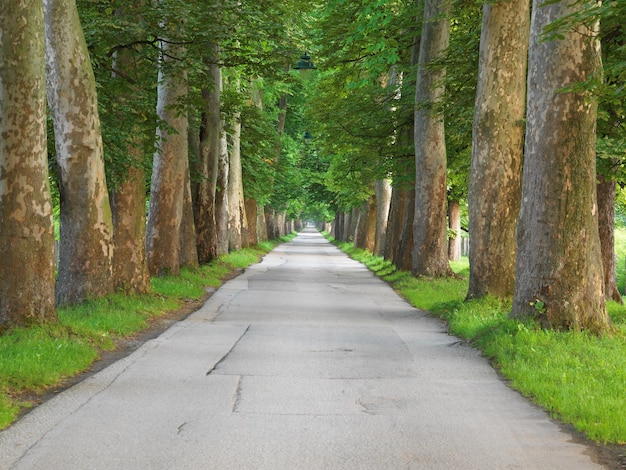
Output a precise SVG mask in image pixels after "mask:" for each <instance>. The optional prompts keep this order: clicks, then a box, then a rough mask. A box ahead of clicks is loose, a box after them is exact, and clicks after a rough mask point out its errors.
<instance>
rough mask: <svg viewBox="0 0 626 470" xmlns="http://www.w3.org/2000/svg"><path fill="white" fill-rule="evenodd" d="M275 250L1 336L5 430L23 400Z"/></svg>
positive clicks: (249, 251)
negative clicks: (142, 293) (147, 292)
mask: <svg viewBox="0 0 626 470" xmlns="http://www.w3.org/2000/svg"><path fill="white" fill-rule="evenodd" d="M294 236H295V234H291V235H289V236H287V237H283V239H282V241H287V240H289V239H291V238H293V237H294ZM275 245H276V243H274V242H264V243H262V244H261V245H259V246H257V247H254V248H246V249H243V250H239V251H237V252H233V253H230V254H228V255H225V256H222V257H220V258H219V259H217V260H215V261H213V262H211V263H209V264H207V265H204V266H201V267H199V268H197V269H183V270H182V271H181V273H180V276H163V277H155V278H153V279H152V280H151V285H152V292H151V293H149V294H146V295H130V296H129V295H122V294H114V295H110V296H107V297H105V298H101V299H95V300H90V301H87V302H84V303H82V304H80V305H77V306H73V307H64V308H60V309H59V311H58V314H59V322H58V323H54V324H47V325H41V326H35V327H31V328H19V329H14V330H12V331H10V332H9V333H7V334H5V335H2V336H0V429H4V428H5V427H7V426H8V425H10V424H11V423H12V422H13V421H14V420H15V419H16V418H17V416H18V415H19V413H20V410H21V409H24V408H27V407H29V406H30V404H29V403H28V402H25V401H24V400H22V399H20V398H19V397H20V395H22V394H23V393H25V392H28V393H41V392H43V391H45V390H46V389H48V388H50V387H54V386H58V385H60V384H62V383H63V381H64V380H65V379H67V378H68V377H71V376H72V375H75V374H77V373H79V372H81V371H84V370H86V369H87V368H89V367H90V366H91V364H93V362H94V361H95V360H97V359H98V358H99V356H100V353H101V351H105V350H113V349H115V347H116V340H119V339H122V338H126V337H129V336H132V335H134V334H137V333H138V332H140V331H142V330H144V329H146V328H147V327H148V326H149V325H150V324H151V322H152V321H153V320H154V319H155V318H158V317H159V316H162V315H163V314H164V313H165V312H168V311H173V310H176V309H179V308H180V307H181V306H182V305H183V304H184V303H186V302H189V301H200V300H202V299H204V297H205V295H206V288H207V287H218V286H219V285H220V284H221V283H222V282H223V280H224V279H225V278H228V277H229V276H230V275H231V273H234V272H236V271H237V270H239V269H242V268H245V267H247V266H249V265H250V264H253V263H256V262H257V261H259V259H260V257H261V256H262V255H264V254H265V253H267V252H268V251H270V250H271V249H272V248H274V246H275Z"/></svg>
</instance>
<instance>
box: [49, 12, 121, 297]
mask: <svg viewBox="0 0 626 470" xmlns="http://www.w3.org/2000/svg"><path fill="white" fill-rule="evenodd" d="M44 12H45V31H46V65H47V67H46V71H47V90H48V104H49V106H50V112H51V115H52V120H53V123H54V135H55V143H56V160H57V164H58V166H59V171H60V175H59V185H60V188H59V192H60V195H61V242H60V259H59V269H58V277H57V285H56V300H57V303H58V304H60V305H64V304H74V303H77V302H81V301H83V300H85V299H86V298H90V297H91V298H93V297H99V296H102V295H106V294H109V293H111V292H112V291H113V277H112V275H113V273H112V265H113V219H112V214H111V205H110V202H109V194H108V191H107V184H106V180H105V173H104V159H103V149H102V134H101V130H100V117H99V115H98V100H97V96H96V81H95V78H94V74H93V69H92V68H91V63H90V61H89V52H88V50H87V44H86V43H85V37H84V35H83V30H82V27H81V25H80V20H79V17H78V11H77V9H76V2H75V0H45V1H44Z"/></svg>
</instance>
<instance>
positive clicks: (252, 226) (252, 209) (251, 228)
mask: <svg viewBox="0 0 626 470" xmlns="http://www.w3.org/2000/svg"><path fill="white" fill-rule="evenodd" d="M245 207H246V219H247V221H248V244H249V246H255V245H258V244H259V238H258V236H257V225H256V219H257V213H256V211H257V203H256V200H255V199H246V200H245Z"/></svg>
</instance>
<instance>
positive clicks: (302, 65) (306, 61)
mask: <svg viewBox="0 0 626 470" xmlns="http://www.w3.org/2000/svg"><path fill="white" fill-rule="evenodd" d="M316 68H317V67H316V66H315V65H313V62H312V61H311V56H309V54H307V53H306V52H305V53H304V54H302V55H301V56H300V60H299V61H298V63H297V64H296V65H295V66H294V69H295V70H303V71H306V70H315V69H316Z"/></svg>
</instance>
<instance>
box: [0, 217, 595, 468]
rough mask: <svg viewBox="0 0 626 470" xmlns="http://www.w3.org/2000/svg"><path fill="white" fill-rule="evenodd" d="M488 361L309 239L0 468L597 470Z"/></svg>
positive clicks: (98, 377)
mask: <svg viewBox="0 0 626 470" xmlns="http://www.w3.org/2000/svg"><path fill="white" fill-rule="evenodd" d="M588 451H589V449H587V448H586V447H585V446H584V445H581V444H576V443H574V442H573V441H572V438H571V436H569V435H568V434H566V433H564V432H562V431H561V429H560V427H559V426H558V425H557V424H556V423H554V422H553V421H551V420H550V419H549V417H548V416H547V415H546V414H545V413H544V412H543V411H541V410H539V409H538V408H536V407H535V406H532V405H531V404H529V403H528V402H527V401H526V400H525V399H524V398H522V397H521V396H520V395H519V394H518V393H516V392H514V391H512V390H510V389H509V388H508V387H507V386H506V385H505V383H504V382H503V381H502V380H501V379H500V378H499V377H498V375H497V374H496V373H495V372H494V370H493V369H492V368H491V367H490V366H489V364H488V363H487V361H486V360H485V359H484V358H482V357H481V356H480V354H479V353H478V352H476V351H475V350H473V349H472V348H470V347H468V346H466V345H465V344H463V343H462V342H460V341H459V340H458V339H457V338H455V337H453V336H449V335H448V334H446V330H445V327H444V326H443V324H442V323H441V322H439V321H438V320H435V319H433V318H431V317H429V316H428V315H427V314H425V313H424V312H421V311H419V310H416V309H414V308H412V307H411V306H409V305H408V304H407V303H406V302H405V301H403V300H402V299H401V298H400V297H398V296H397V295H396V294H395V293H394V292H393V290H392V289H391V288H390V287H389V286H388V285H387V284H385V283H384V282H382V281H381V280H379V279H377V278H376V277H375V276H373V275H372V274H371V273H370V272H369V271H368V270H367V269H366V268H364V267H363V266H362V265H361V264H359V263H357V262H356V261H353V260H350V259H349V258H347V257H346V256H345V255H344V254H342V253H341V252H340V251H339V250H337V249H336V248H335V247H333V246H332V245H330V244H329V243H328V242H326V240H324V239H323V238H322V236H321V235H319V234H318V233H317V232H315V231H313V230H312V229H306V230H305V231H304V232H302V233H301V234H300V235H299V236H298V237H297V238H296V239H294V240H293V241H292V242H290V243H287V244H284V245H281V246H279V247H278V248H276V249H275V250H274V251H273V252H272V253H270V254H268V255H267V256H266V257H265V258H264V260H263V262H262V263H259V264H257V265H254V266H252V267H250V268H249V269H247V270H246V271H245V273H244V274H242V275H240V276H239V277H237V278H235V279H233V280H231V281H229V282H228V283H226V284H225V285H224V286H222V287H221V288H220V289H219V290H218V291H217V292H216V293H215V294H214V295H213V296H212V297H211V299H210V300H209V301H208V302H207V303H206V304H205V305H204V306H203V307H202V308H201V309H200V310H199V311H197V312H196V313H194V314H192V315H191V316H190V317H188V319H186V320H185V321H182V322H179V323H176V324H175V325H174V326H173V327H171V328H170V329H168V330H167V331H166V332H165V333H163V334H162V335H161V336H159V337H158V338H156V339H154V340H151V341H148V342H146V343H145V344H143V345H142V346H141V347H140V348H139V349H137V350H136V351H135V352H134V353H133V354H131V355H130V356H128V357H126V358H124V359H122V360H120V361H118V362H116V363H114V364H113V365H111V366H109V367H108V368H106V369H104V370H102V371H100V372H99V373H97V374H95V375H93V376H91V377H89V378H88V379H86V380H84V381H83V382H81V383H80V384H78V385H76V386H74V387H72V388H70V389H68V390H66V391H65V392H63V393H61V394H59V395H58V396H56V397H55V398H54V399H52V400H50V401H47V402H46V403H45V404H43V405H41V406H40V407H38V408H37V409H35V410H34V411H32V412H31V413H29V414H28V415H26V416H25V417H24V418H23V419H22V420H20V421H19V422H18V423H16V424H15V425H14V426H12V427H10V428H9V429H8V430H5V431H4V432H2V433H0V468H2V469H9V468H11V469H28V470H33V469H42V470H44V469H45V470H56V469H59V470H61V469H63V470H70V469H89V470H97V469H106V470H111V469H176V470H178V469H216V470H228V469H255V470H257V469H268V470H270V469H271V470H282V469H284V470H298V469H306V470H316V469H355V470H356V469H358V470H364V469H373V470H383V469H394V470H395V469H446V470H450V469H481V470H485V469H498V470H501V469H524V470H529V469H541V470H546V469H567V470H576V469H596V468H602V467H601V466H599V465H596V464H594V463H593V462H592V460H591V458H590V457H589V456H588Z"/></svg>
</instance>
